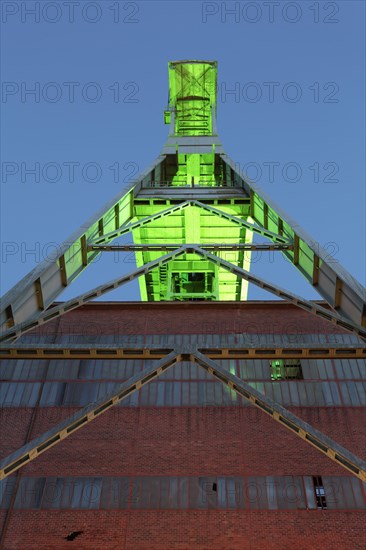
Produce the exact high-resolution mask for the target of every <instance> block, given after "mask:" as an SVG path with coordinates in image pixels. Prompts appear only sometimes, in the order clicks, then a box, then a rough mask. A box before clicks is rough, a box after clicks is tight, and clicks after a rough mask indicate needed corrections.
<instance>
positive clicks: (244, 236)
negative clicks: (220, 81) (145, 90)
mask: <svg viewBox="0 0 366 550" xmlns="http://www.w3.org/2000/svg"><path fill="white" fill-rule="evenodd" d="M168 74H169V104H168V108H167V109H166V110H165V112H164V122H165V123H166V124H169V125H170V127H169V137H168V141H167V143H166V145H165V148H164V152H163V154H162V156H161V157H160V158H161V162H160V163H159V164H158V165H156V166H155V168H154V169H153V171H152V172H151V175H149V177H148V180H150V182H149V183H150V185H151V187H153V188H154V189H153V190H152V191H146V192H145V194H144V193H139V197H140V196H144V198H146V200H135V201H134V205H133V207H134V218H133V220H132V221H138V220H141V219H142V218H145V217H148V216H151V215H154V214H156V213H159V212H160V211H162V210H164V209H166V208H169V206H170V205H171V200H173V199H174V198H175V197H179V195H176V193H177V192H178V193H179V191H180V189H179V188H181V189H182V192H184V193H185V195H184V197H186V198H193V199H197V200H199V197H200V190H202V189H203V188H210V191H209V193H211V195H210V196H209V197H212V200H211V198H210V199H209V202H208V203H207V202H206V203H207V204H211V205H212V206H214V207H217V208H218V209H220V210H221V211H223V212H225V213H227V214H230V215H232V216H237V217H239V218H241V219H243V220H247V221H251V222H252V220H251V219H250V197H248V196H247V195H246V194H245V193H244V191H243V190H242V188H240V185H236V189H233V185H232V183H233V182H232V181H231V178H232V177H233V176H232V171H231V172H230V169H229V168H228V167H227V165H225V162H224V160H223V157H222V154H223V150H222V147H221V146H220V145H219V143H220V142H219V139H218V136H217V130H216V105H217V62H216V61H171V62H169V64H168ZM218 147H221V149H220V150H221V154H219V153H218V152H217V148H218ZM167 151H168V152H167ZM148 180H147V181H148ZM148 187H149V186H148ZM184 188H185V190H184ZM226 188H227V189H226ZM229 188H231V189H229ZM159 189H161V191H160V194H159ZM190 189H191V191H190ZM170 190H171V191H170ZM234 190H235V193H233V191H234ZM207 192H208V191H206V193H207ZM240 193H242V194H241V195H240ZM156 197H158V199H159V200H155V198H156ZM217 197H219V198H222V199H226V198H227V200H219V201H218V200H217ZM232 197H233V198H232ZM183 200H184V199H183ZM173 204H175V203H174V202H173ZM133 238H134V242H135V243H136V244H157V243H162V244H164V243H177V244H182V243H189V244H199V243H220V244H225V243H250V242H251V241H252V233H251V232H250V231H248V230H246V229H245V228H243V227H241V226H239V225H237V224H234V223H233V222H232V221H230V220H226V219H223V218H221V217H219V216H217V215H215V214H213V213H210V212H208V211H207V210H202V209H201V208H199V207H197V206H189V207H187V208H184V209H182V210H179V211H177V212H175V213H174V214H171V215H169V216H165V217H162V218H160V219H158V220H156V221H153V222H151V223H149V224H148V225H145V226H143V227H140V228H138V229H135V230H134V231H133ZM216 254H217V255H218V256H220V257H221V258H223V259H225V260H228V261H230V262H232V263H233V264H235V265H237V266H240V267H244V268H245V269H249V261H250V256H249V254H248V252H245V253H243V252H240V251H230V252H228V251H226V252H217V253H216ZM161 255H162V253H161V252H159V251H157V252H155V251H154V252H152V251H144V252H138V253H137V254H136V263H137V266H138V267H140V266H142V265H143V264H145V263H147V262H150V261H152V260H155V259H156V258H159V256H161ZM139 282H140V290H141V299H142V300H150V301H160V300H245V299H246V297H247V289H248V284H247V283H246V282H245V281H243V280H242V279H238V278H237V277H236V276H235V275H234V274H233V273H230V272H228V271H226V270H224V269H223V268H221V267H218V266H217V265H214V264H213V263H212V262H210V261H208V260H205V259H203V258H202V257H199V256H197V255H196V254H190V253H187V254H185V255H182V256H180V257H179V258H177V259H175V260H172V261H171V262H169V263H168V264H165V265H164V266H162V267H160V268H156V269H154V270H153V271H152V272H151V273H149V274H148V275H146V276H145V277H140V279H139Z"/></svg>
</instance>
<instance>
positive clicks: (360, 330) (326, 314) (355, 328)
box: [193, 247, 366, 340]
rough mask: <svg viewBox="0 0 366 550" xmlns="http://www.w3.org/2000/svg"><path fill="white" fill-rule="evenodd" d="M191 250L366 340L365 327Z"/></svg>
mask: <svg viewBox="0 0 366 550" xmlns="http://www.w3.org/2000/svg"><path fill="white" fill-rule="evenodd" d="M193 250H195V251H196V253H197V254H199V255H200V256H202V257H203V258H207V259H209V260H211V261H212V262H213V263H214V264H216V265H219V266H221V267H223V268H224V269H226V270H227V271H230V273H234V274H235V275H237V276H238V277H241V278H242V279H245V280H246V281H248V282H249V283H253V284H254V285H256V286H258V287H260V288H263V290H268V292H271V293H272V294H275V295H276V296H279V297H280V298H283V299H284V300H286V301H287V302H290V303H292V304H294V305H295V306H298V307H300V308H301V309H304V310H305V311H308V312H309V313H312V314H313V315H316V316H318V317H321V318H322V319H325V320H327V321H330V322H331V323H333V324H335V325H337V326H339V327H341V328H343V329H345V330H347V331H349V332H353V333H354V334H356V335H357V336H359V337H360V338H362V339H364V340H366V328H365V327H362V326H361V325H358V324H356V323H353V322H352V321H347V320H344V318H343V317H342V316H340V315H338V314H337V313H335V312H333V311H331V310H328V309H325V308H323V307H321V306H318V305H317V304H315V303H314V302H310V301H309V300H305V299H304V298H301V297H300V296H297V295H296V294H293V293H292V292H290V291H288V290H285V289H283V288H281V287H279V286H277V285H275V284H273V283H270V282H269V281H266V280H265V279H262V278H260V277H257V276H256V275H253V274H251V273H250V272H249V271H246V270H245V269H242V268H241V267H237V266H235V265H233V264H232V263H230V262H227V261H226V260H223V259H222V258H219V257H218V256H215V255H214V254H211V253H210V252H208V251H206V250H203V249H202V248H199V247H194V248H193Z"/></svg>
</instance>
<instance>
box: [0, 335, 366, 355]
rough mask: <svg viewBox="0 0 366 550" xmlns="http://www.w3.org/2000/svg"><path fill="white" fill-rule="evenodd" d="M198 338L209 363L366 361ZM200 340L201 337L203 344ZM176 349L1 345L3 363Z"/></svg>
mask: <svg viewBox="0 0 366 550" xmlns="http://www.w3.org/2000/svg"><path fill="white" fill-rule="evenodd" d="M197 336H198V343H197V346H198V349H199V350H200V352H201V353H204V354H205V355H207V357H210V359H268V360H269V359H366V347H363V346H360V345H352V344H349V345H347V344H342V345H338V346H337V345H330V344H316V345H314V344H309V343H307V342H297V343H296V344H286V346H278V345H273V346H269V345H268V344H262V345H256V344H254V343H247V344H244V345H243V344H237V345H231V346H229V345H227V344H226V345H225V346H215V347H209V348H208V347H207V345H205V342H204V339H205V335H197ZM199 336H202V342H201V343H200V341H199V340H200V339H199ZM172 349H173V348H169V347H168V348H167V347H162V346H161V344H159V343H157V344H155V345H152V344H149V345H148V346H143V347H139V346H138V345H136V344H134V345H127V344H126V345H123V344H119V343H109V344H98V345H96V344H95V343H90V344H67V345H61V344H42V343H40V344H21V343H19V344H17V345H16V346H13V345H7V344H0V359H62V360H65V359H160V358H162V357H164V356H165V355H166V354H167V353H170V352H171V351H172Z"/></svg>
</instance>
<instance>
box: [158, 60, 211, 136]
mask: <svg viewBox="0 0 366 550" xmlns="http://www.w3.org/2000/svg"><path fill="white" fill-rule="evenodd" d="M216 88H217V63H216V61H170V63H169V110H170V111H171V112H174V114H175V134H176V135H178V136H179V135H182V136H207V135H212V132H213V113H214V114H215V116H216Z"/></svg>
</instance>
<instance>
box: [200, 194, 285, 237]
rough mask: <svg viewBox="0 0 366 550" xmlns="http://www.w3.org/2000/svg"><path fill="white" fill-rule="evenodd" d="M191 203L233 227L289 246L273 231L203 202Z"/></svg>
mask: <svg viewBox="0 0 366 550" xmlns="http://www.w3.org/2000/svg"><path fill="white" fill-rule="evenodd" d="M191 202H192V205H194V206H199V208H202V209H203V210H206V211H207V212H210V213H211V214H214V215H215V216H218V217H219V218H223V219H224V220H228V221H230V222H232V223H233V224H235V225H240V226H241V227H245V229H248V230H249V231H253V233H257V234H258V235H261V236H262V237H267V239H270V240H271V241H274V242H277V243H284V244H286V243H287V244H291V241H290V240H289V239H287V238H286V237H284V236H282V235H278V234H277V233H274V232H273V231H268V229H266V228H265V227H262V226H259V225H254V224H252V223H249V222H247V221H245V220H242V219H241V218H238V217H237V216H232V215H231V214H227V213H226V212H223V211H222V210H219V209H218V208H215V207H214V206H209V205H207V204H204V203H203V202H200V201H191Z"/></svg>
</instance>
